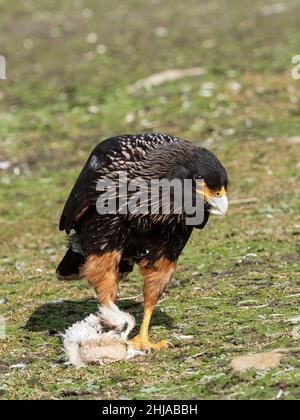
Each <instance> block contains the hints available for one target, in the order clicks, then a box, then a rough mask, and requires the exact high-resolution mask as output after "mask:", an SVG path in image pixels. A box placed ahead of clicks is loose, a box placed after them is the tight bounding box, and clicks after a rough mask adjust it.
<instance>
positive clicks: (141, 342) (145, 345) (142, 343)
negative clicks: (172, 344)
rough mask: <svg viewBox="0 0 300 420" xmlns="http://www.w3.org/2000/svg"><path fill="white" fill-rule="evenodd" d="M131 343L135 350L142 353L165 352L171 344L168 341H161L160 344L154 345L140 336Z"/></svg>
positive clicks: (146, 338)
mask: <svg viewBox="0 0 300 420" xmlns="http://www.w3.org/2000/svg"><path fill="white" fill-rule="evenodd" d="M129 342H130V343H131V344H133V347H134V348H135V350H141V351H149V350H163V349H167V348H168V347H169V343H168V342H167V341H166V340H162V341H159V342H158V343H152V342H151V341H150V340H149V338H148V337H143V336H141V335H140V334H138V335H137V336H136V337H134V338H133V339H132V340H130V341H129Z"/></svg>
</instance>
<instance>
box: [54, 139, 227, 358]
mask: <svg viewBox="0 0 300 420" xmlns="http://www.w3.org/2000/svg"><path fill="white" fill-rule="evenodd" d="M155 180H156V181H157V184H155V182H154V181H155ZM163 181H164V182H163ZM168 182H169V183H170V185H171V187H170V188H169V195H168V196H167V197H168V200H167V202H166V200H165V197H166V196H163V192H164V191H165V190H166V186H167V185H168ZM176 182H177V184H176ZM130 183H131V184H132V185H133V187H132V185H131V188H127V187H128V185H129V184H130ZM160 183H161V184H160ZM227 183H228V180H227V173H226V170H225V169H224V167H223V166H222V164H221V163H220V162H219V160H218V159H217V158H216V157H215V155H214V154H213V153H211V152H210V151H208V150H207V149H205V148H202V147H199V146H197V145H194V144H192V143H189V142H187V141H185V140H182V139H180V138H176V137H172V136H168V135H162V134H143V135H124V136H118V137H113V138H110V139H108V140H105V141H103V142H101V143H100V144H99V145H98V146H97V147H96V148H95V149H94V150H93V152H92V153H91V155H90V157H89V159H88V161H87V163H86V164H85V166H84V168H83V170H82V172H81V173H80V175H79V177H78V179H77V181H76V183H75V185H74V187H73V189H72V191H71V193H70V196H69V198H68V200H67V202H66V204H65V207H64V210H63V213H62V216H61V220H60V226H59V227H60V230H65V231H66V233H67V234H68V239H69V249H68V251H67V253H66V255H65V256H64V258H63V260H62V261H61V263H60V264H59V266H58V268H57V276H58V278H59V279H60V280H68V279H74V278H75V277H76V276H84V277H86V278H87V280H88V281H89V283H90V284H91V285H92V286H93V287H94V289H95V291H96V294H97V296H98V299H99V303H100V304H101V305H105V306H113V303H114V302H115V301H116V298H117V290H118V282H119V279H120V278H122V276H123V275H126V274H127V273H129V272H131V271H132V269H133V266H134V264H138V265H139V267H140V270H141V273H142V275H143V277H144V319H143V322H142V325H141V329H140V332H139V334H138V335H137V336H136V337H135V338H134V339H133V343H134V345H135V347H136V348H137V349H143V350H145V349H151V348H154V349H160V348H164V347H166V346H167V342H166V341H161V342H159V343H152V342H151V341H150V340H149V337H148V330H149V324H150V319H151V315H152V312H153V309H154V307H155V305H156V303H157V301H158V299H159V297H160V296H161V294H162V293H163V291H164V289H165V287H166V286H167V284H168V282H169V281H170V279H171V277H172V275H173V273H174V271H175V268H176V263H177V260H178V257H179V255H180V253H181V252H182V250H183V248H184V247H185V245H186V243H187V241H188V239H189V237H190V235H191V233H192V230H193V229H194V228H197V229H203V228H204V226H205V225H206V223H207V221H208V218H209V216H210V214H217V215H220V216H222V215H224V214H225V213H226V212H227V209H228V201H227V196H226V190H227ZM150 185H151V188H150ZM153 185H159V188H158V190H157V189H156V193H153V188H152V187H153ZM148 187H149V190H147V191H146V189H147V188H148ZM124 191H125V192H126V194H127V195H126V194H124ZM149 191H150V193H149ZM125 196H126V197H125ZM124 197H125V200H124ZM104 198H105V199H104ZM178 198H179V199H178ZM183 203H184V204H185V205H183ZM133 204H136V206H134V205H133ZM179 204H181V205H179ZM145 209H146V211H145ZM198 210H199V211H198ZM199 215H200V216H199ZM71 231H74V234H73V235H70V233H71Z"/></svg>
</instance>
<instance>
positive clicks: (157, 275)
mask: <svg viewBox="0 0 300 420" xmlns="http://www.w3.org/2000/svg"><path fill="white" fill-rule="evenodd" d="M139 265H140V270H141V273H142V275H143V276H144V300H145V308H147V307H154V305H155V304H156V302H157V301H158V299H159V298H160V296H161V295H162V293H163V291H164V290H165V288H166V286H167V284H168V283H169V281H170V280H171V278H172V275H173V273H174V271H175V269H176V263H175V262H171V261H169V260H167V259H166V258H163V257H161V258H160V259H159V260H158V261H156V262H155V263H154V264H151V265H149V261H148V260H147V259H144V260H142V261H141V262H140V264H139Z"/></svg>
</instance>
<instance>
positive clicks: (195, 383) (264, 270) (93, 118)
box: [0, 0, 300, 399]
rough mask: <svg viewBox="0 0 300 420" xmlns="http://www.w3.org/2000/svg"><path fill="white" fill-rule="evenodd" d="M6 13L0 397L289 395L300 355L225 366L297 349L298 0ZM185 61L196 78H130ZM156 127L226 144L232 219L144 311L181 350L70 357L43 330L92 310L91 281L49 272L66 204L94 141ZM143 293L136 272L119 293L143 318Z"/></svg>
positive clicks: (1, 92) (205, 240)
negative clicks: (125, 357)
mask: <svg viewBox="0 0 300 420" xmlns="http://www.w3.org/2000/svg"><path fill="white" fill-rule="evenodd" d="M0 15H1V27H0V55H3V56H4V57H5V58H6V61H7V79H6V80H0V144H1V148H0V250H1V251H0V264H1V265H0V278H1V284H0V314H1V315H2V316H4V317H5V319H6V324H7V339H6V340H2V341H1V343H0V344H1V345H0V398H19V399H20V398H125V399H126V398H147V399H148V398H176V399H180V398H205V399H211V398H214V399H219V398H228V399H242V398H269V399H276V398H286V399H296V398H299V396H300V394H299V382H300V373H299V372H300V369H299V368H300V365H299V359H298V358H297V357H296V356H295V355H296V353H293V355H292V356H291V357H287V358H285V359H284V361H283V363H282V365H281V366H280V367H278V368H276V369H273V370H271V371H268V372H266V373H257V372H255V371H250V372H247V373H244V374H237V373H234V372H233V371H232V369H231V368H230V361H231V360H232V358H233V357H234V356H236V355H237V353H238V354H248V353H251V352H259V351H264V350H270V349H274V348H278V347H289V348H290V347H292V348H294V349H295V348H297V344H299V334H298V336H297V331H299V328H300V327H299V326H298V325H297V321H293V322H291V321H289V320H290V319H293V318H295V317H297V316H299V277H300V276H299V272H300V271H299V255H300V248H299V234H300V217H299V210H300V207H299V194H300V189H299V169H300V153H299V147H300V146H299V144H300V132H299V122H300V121H299V117H300V90H299V88H300V80H293V78H292V74H291V71H292V67H293V66H292V58H293V57H294V56H295V55H299V54H300V31H299V19H300V4H299V1H297V0H286V1H281V2H278V1H273V0H253V1H251V2H246V1H242V0H210V1H209V2H208V1H204V0H186V1H185V2H182V1H179V0H149V1H145V2H142V1H138V0H124V1H116V0H109V1H108V0H97V1H96V0H85V1H84V0H73V1H71V0H66V1H60V2H59V1H53V0H47V1H46V0H40V1H33V0H32V1H31V0H27V1H20V0H17V1H14V2H7V1H4V0H2V1H1V0H0ZM190 68H198V72H199V74H200V73H201V75H198V76H195V77H182V78H179V79H178V80H176V81H161V83H160V84H159V85H158V86H156V87H155V86H154V87H149V86H148V87H146V88H145V87H143V84H142V83H137V82H139V81H140V80H144V79H147V78H149V77H150V76H152V75H153V74H156V73H161V72H164V71H166V70H174V69H177V70H182V71H185V70H187V69H190ZM200 69H201V71H200ZM130 86H131V88H130ZM132 86H133V88H132ZM128 87H129V88H128ZM148 131H154V132H165V133H169V134H174V135H177V136H181V137H184V138H186V139H188V140H190V141H193V142H195V143H198V144H201V145H203V146H205V147H208V148H210V149H211V150H213V151H214V152H215V153H216V154H217V155H218V157H219V158H220V159H221V161H222V162H223V163H224V165H225V166H226V167H227V168H228V171H229V175H230V191H229V195H230V200H231V202H232V205H231V211H230V214H229V217H228V218H227V219H226V220H223V221H217V220H212V221H211V223H210V225H209V226H208V227H207V229H205V231H203V232H196V233H195V234H194V235H193V237H192V240H191V242H190V244H189V245H188V247H187V248H186V249H185V251H184V253H183V256H182V258H181V260H180V265H179V270H178V274H177V277H176V281H175V282H174V284H173V287H171V288H170V289H169V290H168V292H167V293H166V295H165V297H164V298H163V300H162V301H161V304H160V306H159V308H158V310H157V312H156V314H155V316H154V320H153V329H152V334H153V336H154V337H155V338H158V339H159V338H169V339H170V341H172V342H173V344H174V345H175V348H174V349H171V350H168V351H165V352H162V353H156V354H152V355H151V356H149V357H147V358H144V359H141V360H139V361H138V362H134V363H122V364H119V365H112V366H109V367H105V368H99V367H89V368H86V369H83V370H80V371H74V370H73V369H71V368H69V369H65V368H64V366H63V358H64V356H63V353H62V351H61V348H60V347H61V344H60V340H59V339H58V338H57V337H56V336H54V335H53V334H55V333H56V332H59V331H62V330H63V329H64V328H66V327H67V326H68V325H70V324H71V323H72V322H74V321H75V320H78V319H81V318H83V316H84V315H86V314H88V313H90V312H92V311H95V310H96V304H95V301H93V300H91V296H92V292H91V290H90V289H89V288H88V287H87V285H86V284H85V283H84V282H79V283H78V282H77V283H76V282H72V283H69V284H60V283H58V282H57V281H56V279H55V274H54V272H55V268H56V265H57V263H58V262H59V258H60V257H61V255H62V254H63V252H64V242H65V239H64V237H63V235H62V234H60V233H59V232H58V231H57V224H58V219H59V215H60V211H61V209H62V206H63V204H64V201H65V199H66V197H67V194H68V192H69V190H70V188H71V186H72V184H73V182H74V180H75V178H76V176H77V174H78V172H79V170H80V169H81V167H82V165H83V163H84V162H85V160H86V158H87V156H88V153H89V152H90V151H91V149H92V148H93V147H94V145H96V144H97V143H98V142H99V141H101V140H103V139H105V138H107V137H109V136H111V135H116V134H124V133H140V132H148ZM245 200H246V201H245ZM247 200H249V202H247ZM248 254H251V255H252V256H251V255H250V256H249V255H248ZM247 255H248V256H247ZM140 293H141V281H140V278H139V276H138V274H137V273H134V274H133V276H132V279H131V281H130V282H128V283H125V284H123V285H121V291H120V296H121V298H123V299H124V300H122V301H121V306H122V307H123V308H124V309H126V310H129V311H130V312H132V313H134V314H135V316H136V317H137V318H138V319H140V316H141V311H142V308H141V302H142V298H141V295H140ZM297 328H298V330H297ZM182 336H183V337H184V336H191V337H192V338H190V339H183V338H182ZM180 337H181V338H180ZM297 337H298V338H297ZM16 364H17V365H20V364H21V366H23V367H22V368H11V366H14V365H16Z"/></svg>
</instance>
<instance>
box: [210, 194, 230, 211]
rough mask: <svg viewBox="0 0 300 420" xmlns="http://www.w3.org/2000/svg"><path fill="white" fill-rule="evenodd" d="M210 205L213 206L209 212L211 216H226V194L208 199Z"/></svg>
mask: <svg viewBox="0 0 300 420" xmlns="http://www.w3.org/2000/svg"><path fill="white" fill-rule="evenodd" d="M207 202H208V204H209V205H210V206H211V208H210V209H209V212H210V213H211V214H216V215H217V216H221V217H223V216H225V214H226V213H227V210H228V198H227V196H226V194H224V195H223V196H222V197H210V196H209V197H208V198H207Z"/></svg>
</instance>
